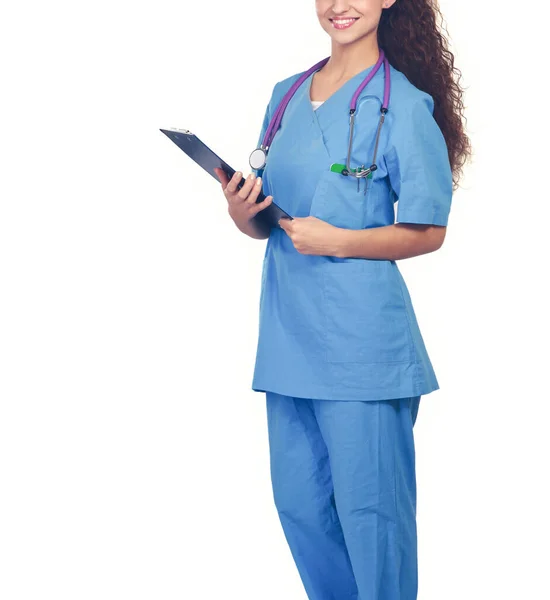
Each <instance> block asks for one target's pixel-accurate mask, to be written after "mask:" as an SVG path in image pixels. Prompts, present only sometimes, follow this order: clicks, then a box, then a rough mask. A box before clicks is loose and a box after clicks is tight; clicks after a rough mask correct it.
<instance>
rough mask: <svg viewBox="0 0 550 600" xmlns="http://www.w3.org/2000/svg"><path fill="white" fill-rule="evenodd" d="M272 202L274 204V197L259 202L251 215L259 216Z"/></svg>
mask: <svg viewBox="0 0 550 600" xmlns="http://www.w3.org/2000/svg"><path fill="white" fill-rule="evenodd" d="M272 202H273V196H267V198H265V199H264V200H262V201H261V202H258V204H256V206H255V207H254V208H253V209H252V210H251V213H252V214H253V215H257V214H258V213H259V212H260V211H262V210H264V209H265V208H267V207H268V206H269V205H270V204H271V203H272Z"/></svg>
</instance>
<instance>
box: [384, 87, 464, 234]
mask: <svg viewBox="0 0 550 600" xmlns="http://www.w3.org/2000/svg"><path fill="white" fill-rule="evenodd" d="M390 111H391V108H390ZM385 159H386V166H387V169H388V175H389V179H390V185H391V187H392V189H393V191H394V193H395V195H396V197H397V200H398V205H397V215H396V222H400V223H423V224H432V225H447V222H448V219H449V213H450V210H451V199H452V194H453V175H452V171H451V166H450V162H449V154H448V150H447V145H446V143H445V138H444V137H443V133H442V132H441V129H440V128H439V126H438V124H437V122H436V120H435V119H434V117H433V99H432V97H431V96H429V95H428V94H423V96H422V98H421V99H419V100H417V101H415V102H414V103H412V104H411V105H410V108H408V109H406V110H400V111H399V113H398V114H397V115H395V116H394V119H393V122H392V130H391V133H390V136H389V142H388V151H387V152H386V153H385Z"/></svg>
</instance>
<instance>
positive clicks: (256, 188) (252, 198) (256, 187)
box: [246, 177, 262, 206]
mask: <svg viewBox="0 0 550 600" xmlns="http://www.w3.org/2000/svg"><path fill="white" fill-rule="evenodd" d="M261 191H262V178H261V177H257V178H256V181H254V184H253V185H252V189H251V191H250V194H248V198H247V199H246V202H247V203H248V204H250V205H251V206H254V205H255V204H256V200H257V199H258V196H259V195H260V192H261Z"/></svg>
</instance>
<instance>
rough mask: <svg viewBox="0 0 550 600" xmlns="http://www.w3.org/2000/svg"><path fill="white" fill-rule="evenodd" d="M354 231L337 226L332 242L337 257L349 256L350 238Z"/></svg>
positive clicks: (333, 251)
mask: <svg viewBox="0 0 550 600" xmlns="http://www.w3.org/2000/svg"><path fill="white" fill-rule="evenodd" d="M351 233H352V231H351V230H350V229H343V228H341V227H336V228H335V232H334V238H333V242H332V246H333V247H332V255H333V256H335V257H336V258H348V254H349V238H350V234H351Z"/></svg>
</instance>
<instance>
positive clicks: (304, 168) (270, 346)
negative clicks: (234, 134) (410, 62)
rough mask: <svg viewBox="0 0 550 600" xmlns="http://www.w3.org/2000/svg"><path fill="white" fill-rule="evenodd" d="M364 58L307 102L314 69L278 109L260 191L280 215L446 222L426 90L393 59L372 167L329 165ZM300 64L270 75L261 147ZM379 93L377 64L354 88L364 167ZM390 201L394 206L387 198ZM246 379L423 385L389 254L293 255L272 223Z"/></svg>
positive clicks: (341, 149) (422, 364)
mask: <svg viewBox="0 0 550 600" xmlns="http://www.w3.org/2000/svg"><path fill="white" fill-rule="evenodd" d="M372 68H373V67H369V68H368V69H365V70H363V71H362V72H360V73H358V74H357V75H355V76H354V77H352V78H351V79H350V80H348V81H347V82H346V83H345V84H344V85H343V86H342V87H340V88H339V89H338V90H337V91H336V92H335V93H334V94H333V95H332V96H330V97H329V98H328V99H327V100H326V101H325V102H324V103H323V104H322V105H321V106H320V107H319V108H317V109H316V110H314V109H313V107H312V105H311V101H310V87H311V80H312V77H313V75H310V76H309V78H308V79H306V81H305V82H304V83H303V84H302V85H301V87H300V88H299V89H298V91H297V92H296V93H295V95H294V96H293V98H292V100H291V101H290V103H289V105H288V106H287V109H286V111H285V113H284V116H283V120H282V122H281V126H280V127H279V130H278V131H277V133H276V135H275V138H274V140H273V143H272V145H271V148H270V150H269V155H268V160H267V165H266V167H265V169H264V171H263V172H260V171H257V172H256V174H257V175H258V174H259V175H262V177H263V191H264V193H265V194H266V195H268V194H271V195H273V199H274V201H275V202H276V203H277V204H278V205H279V206H281V208H283V209H284V210H285V211H286V212H287V213H289V214H291V215H292V216H296V217H306V216H308V215H312V216H315V217H317V218H319V219H322V220H323V221H327V222H328V223H331V224H332V225H335V226H337V227H342V228H348V229H364V228H369V227H381V226H384V225H391V224H393V223H395V222H396V221H397V222H402V223H431V224H436V225H447V220H448V216H449V212H450V207H451V197H452V173H451V168H450V164H449V158H448V152H447V147H446V144H445V140H444V138H443V135H442V133H441V130H440V129H439V127H438V125H437V123H436V121H435V120H434V118H433V99H432V97H431V96H430V95H428V94H426V93H424V92H422V91H421V90H419V89H418V88H416V87H415V86H413V85H412V84H411V83H410V82H409V81H408V79H407V78H406V77H405V76H404V75H403V74H402V73H401V72H399V71H397V70H396V69H394V68H393V67H392V68H391V84H392V85H391V95H390V104H389V112H388V114H387V115H386V121H385V123H384V125H383V127H382V133H381V137H380V144H379V147H378V156H377V160H376V162H377V165H378V169H377V170H376V171H375V172H374V174H373V179H371V180H368V188H367V195H366V196H365V195H364V194H363V192H364V185H365V182H364V180H361V182H360V192H359V193H357V180H356V179H355V178H354V177H346V176H343V175H341V174H338V173H334V172H331V171H330V166H331V164H332V163H341V164H344V163H345V162H346V155H347V150H348V136H349V104H350V101H351V98H352V96H353V93H354V92H355V90H356V89H357V87H358V86H359V84H360V83H361V82H362V81H363V79H364V78H365V76H366V75H367V73H368V72H369V71H370V70H371V69H372ZM302 73H303V71H302V72H301V73H297V74H295V75H293V76H291V77H289V78H287V79H285V80H283V81H280V82H278V83H277V84H276V85H275V87H274V89H273V92H272V96H271V100H270V102H269V104H268V106H267V109H266V112H265V118H264V122H263V126H262V130H261V134H260V136H259V142H258V145H259V144H260V143H261V141H262V140H263V136H264V133H265V131H266V129H267V126H268V123H269V120H270V118H271V116H272V115H273V114H274V111H275V110H276V109H277V106H278V104H279V102H280V101H281V100H282V98H283V96H284V95H285V93H286V92H287V91H288V89H289V88H290V86H291V85H292V84H293V83H294V82H295V81H296V79H298V78H299V77H300V75H302ZM383 91H384V69H380V70H379V71H378V72H377V73H376V75H375V76H374V78H373V79H372V81H371V82H370V83H369V84H368V85H367V86H366V88H365V89H364V90H363V91H362V93H361V95H360V97H359V99H358V102H357V112H356V120H355V129H354V140H353V151H352V160H351V166H352V167H357V166H359V165H365V166H370V164H371V162H372V156H373V150H374V142H375V136H376V129H377V127H378V122H379V117H380V107H381V105H382V99H383ZM396 201H398V205H397V216H396V215H395V210H394V203H395V202H396ZM252 389H253V390H254V391H258V392H260V391H271V392H275V393H278V394H283V395H287V396H294V397H303V398H314V399H325V400H385V399H393V398H404V397H410V396H418V395H423V394H428V393H430V392H432V391H434V390H436V389H439V385H438V382H437V379H436V376H435V373H434V370H433V367H432V364H431V362H430V359H429V357H428V354H427V351H426V348H425V345H424V341H423V339H422V336H421V333H420V330H419V327H418V323H417V320H416V317H415V313H414V310H413V306H412V302H411V298H410V296H409V292H408V290H407V286H406V284H405V281H404V280H403V277H402V275H401V273H400V271H399V268H398V266H397V264H396V262H395V261H393V260H370V259H363V258H336V257H332V256H311V255H304V254H300V253H299V252H298V251H297V250H296V249H295V248H294V245H293V244H292V241H291V240H290V238H289V237H288V235H287V234H286V233H285V231H283V230H282V229H279V228H273V229H272V230H271V233H270V236H269V239H268V241H267V245H266V251H265V257H264V261H263V271H262V287H261V295H260V319H259V337H258V346H257V354H256V364H255V369H254V376H253V383H252Z"/></svg>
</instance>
